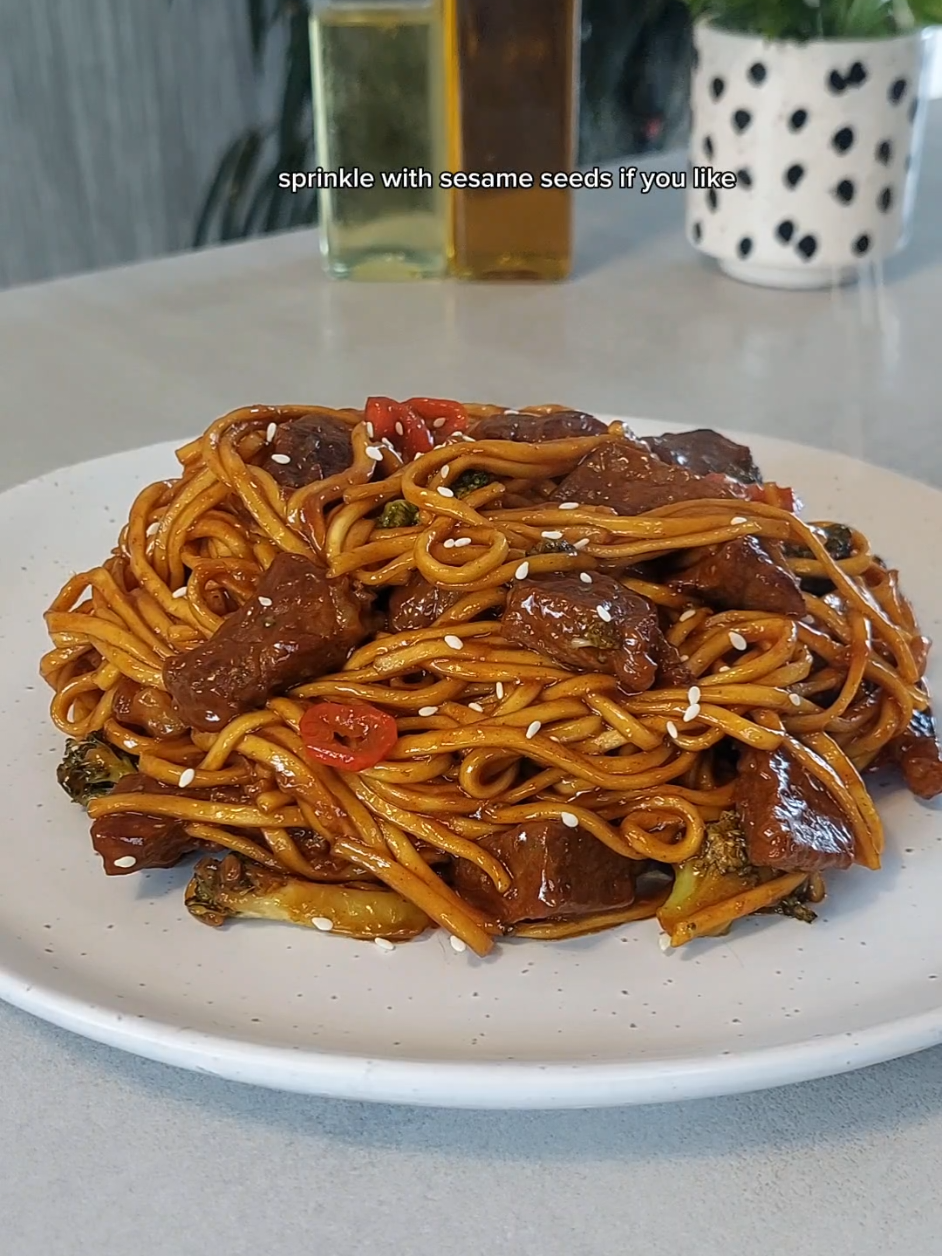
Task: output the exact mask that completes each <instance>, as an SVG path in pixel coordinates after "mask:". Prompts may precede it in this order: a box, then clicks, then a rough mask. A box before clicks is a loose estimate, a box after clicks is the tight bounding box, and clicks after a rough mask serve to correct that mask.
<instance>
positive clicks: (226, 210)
mask: <svg viewBox="0 0 942 1256" xmlns="http://www.w3.org/2000/svg"><path fill="white" fill-rule="evenodd" d="M262 142H263V139H262V134H261V132H260V131H258V130H256V129H255V128H254V127H253V129H252V130H251V131H247V132H246V134H245V136H244V142H243V145H242V148H241V150H240V152H239V156H238V157H237V158H236V161H235V164H234V165H233V168H232V173H231V174H230V176H229V186H228V188H227V189H226V195H225V199H224V201H223V210H222V218H221V220H220V224H219V238H220V240H235V239H237V238H238V237H239V236H240V235H242V234H243V232H242V231H241V230H240V229H239V210H240V209H241V207H242V202H243V199H244V197H245V192H246V188H247V187H248V185H249V184H250V183H251V180H252V176H253V175H254V173H255V169H256V167H257V166H258V160H259V157H260V156H261V153H262Z"/></svg>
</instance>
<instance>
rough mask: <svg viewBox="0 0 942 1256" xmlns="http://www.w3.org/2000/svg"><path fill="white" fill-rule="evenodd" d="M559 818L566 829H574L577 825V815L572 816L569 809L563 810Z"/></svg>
mask: <svg viewBox="0 0 942 1256" xmlns="http://www.w3.org/2000/svg"><path fill="white" fill-rule="evenodd" d="M559 818H560V820H562V822H563V824H565V826H566V828H567V829H575V828H578V827H579V817H578V816H574V815H573V814H572V812H571V811H564V812H563V813H562V815H560V817H559Z"/></svg>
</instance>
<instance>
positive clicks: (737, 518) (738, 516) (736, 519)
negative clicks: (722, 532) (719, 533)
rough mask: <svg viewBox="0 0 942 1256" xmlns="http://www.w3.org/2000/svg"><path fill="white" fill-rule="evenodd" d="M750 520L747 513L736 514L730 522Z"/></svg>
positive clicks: (746, 521)
mask: <svg viewBox="0 0 942 1256" xmlns="http://www.w3.org/2000/svg"><path fill="white" fill-rule="evenodd" d="M748 522H749V520H748V519H747V518H746V516H745V515H734V516H733V518H732V519H730V523H748Z"/></svg>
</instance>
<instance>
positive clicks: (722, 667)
mask: <svg viewBox="0 0 942 1256" xmlns="http://www.w3.org/2000/svg"><path fill="white" fill-rule="evenodd" d="M719 670H720V671H721V672H728V671H729V670H730V666H729V664H728V663H721V664H720V666H719Z"/></svg>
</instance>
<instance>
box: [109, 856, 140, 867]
mask: <svg viewBox="0 0 942 1256" xmlns="http://www.w3.org/2000/svg"><path fill="white" fill-rule="evenodd" d="M136 863H137V860H136V859H135V858H134V856H133V855H121V856H120V857H119V858H118V859H116V860H115V861H114V866H115V867H116V868H133V867H134V865H135V864H136Z"/></svg>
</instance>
